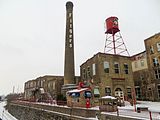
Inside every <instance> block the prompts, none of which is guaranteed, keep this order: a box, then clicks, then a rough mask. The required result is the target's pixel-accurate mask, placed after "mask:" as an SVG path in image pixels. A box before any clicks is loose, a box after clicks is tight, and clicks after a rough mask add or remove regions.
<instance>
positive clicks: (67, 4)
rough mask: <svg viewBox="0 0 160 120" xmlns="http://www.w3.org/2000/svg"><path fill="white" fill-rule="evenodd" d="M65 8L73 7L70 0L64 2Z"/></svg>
mask: <svg viewBox="0 0 160 120" xmlns="http://www.w3.org/2000/svg"><path fill="white" fill-rule="evenodd" d="M66 8H67V9H68V8H73V3H72V2H71V1H68V2H67V3H66Z"/></svg>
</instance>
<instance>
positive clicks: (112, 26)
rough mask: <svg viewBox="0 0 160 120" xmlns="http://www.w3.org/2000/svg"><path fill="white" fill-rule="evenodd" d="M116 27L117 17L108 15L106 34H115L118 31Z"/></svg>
mask: <svg viewBox="0 0 160 120" xmlns="http://www.w3.org/2000/svg"><path fill="white" fill-rule="evenodd" d="M119 31H120V30H119V28H118V18H117V17H109V18H107V19H106V32H105V33H106V34H113V35H114V34H115V33H117V32H119Z"/></svg>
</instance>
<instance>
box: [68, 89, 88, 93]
mask: <svg viewBox="0 0 160 120" xmlns="http://www.w3.org/2000/svg"><path fill="white" fill-rule="evenodd" d="M87 89H88V88H82V89H73V90H70V91H68V93H73V92H82V91H85V90H87Z"/></svg>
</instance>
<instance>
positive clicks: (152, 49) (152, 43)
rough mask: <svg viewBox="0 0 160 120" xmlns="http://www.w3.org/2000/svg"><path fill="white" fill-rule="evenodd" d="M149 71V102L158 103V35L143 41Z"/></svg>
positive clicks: (159, 80) (159, 49)
mask: <svg viewBox="0 0 160 120" xmlns="http://www.w3.org/2000/svg"><path fill="white" fill-rule="evenodd" d="M144 42H145V48H146V53H147V63H148V70H149V77H150V79H149V85H148V96H149V100H153V101H160V33H158V34H155V35H153V36H151V37H149V38H147V39H145V41H144Z"/></svg>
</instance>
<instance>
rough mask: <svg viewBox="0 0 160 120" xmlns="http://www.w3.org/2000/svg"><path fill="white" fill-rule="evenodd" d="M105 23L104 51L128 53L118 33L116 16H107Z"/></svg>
mask: <svg viewBox="0 0 160 120" xmlns="http://www.w3.org/2000/svg"><path fill="white" fill-rule="evenodd" d="M105 24H106V26H105V27H106V31H105V34H106V41H105V48H104V52H105V53H110V54H117V55H128V56H129V53H128V51H127V48H126V46H125V44H124V41H123V39H122V36H121V34H120V30H119V26H118V18H117V17H109V18H107V19H106V21H105Z"/></svg>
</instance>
